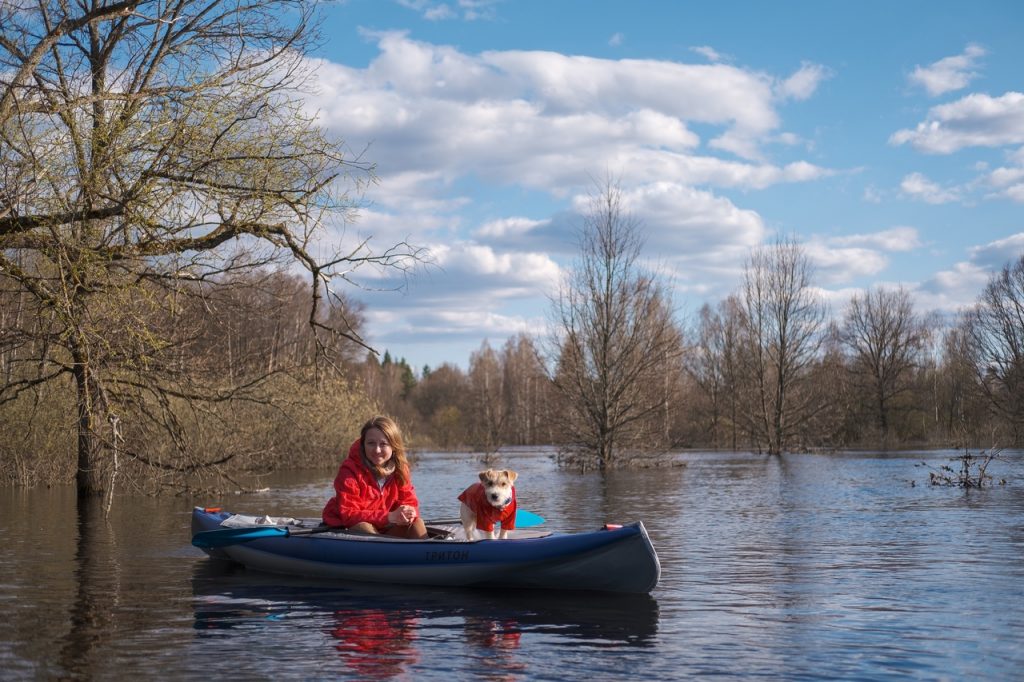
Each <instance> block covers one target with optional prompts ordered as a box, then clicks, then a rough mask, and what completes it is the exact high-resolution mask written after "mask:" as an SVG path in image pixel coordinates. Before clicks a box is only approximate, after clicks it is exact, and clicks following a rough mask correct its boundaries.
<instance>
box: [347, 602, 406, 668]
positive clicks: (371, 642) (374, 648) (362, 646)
mask: <svg viewBox="0 0 1024 682" xmlns="http://www.w3.org/2000/svg"><path fill="white" fill-rule="evenodd" d="M334 619H335V622H336V624H335V626H334V627H333V628H332V629H331V631H330V632H331V636H332V637H334V638H335V639H336V640H338V643H337V644H336V645H335V648H336V649H337V650H338V652H339V653H340V654H341V655H342V658H343V659H344V661H345V663H346V664H347V665H348V666H349V667H351V668H352V670H353V672H355V673H357V674H358V675H359V676H360V677H361V678H372V679H384V678H389V677H394V676H396V675H398V674H400V673H402V672H403V671H404V670H405V669H406V668H407V667H408V666H410V665H411V664H413V663H415V662H416V660H417V654H416V648H415V632H416V628H417V625H418V619H417V618H416V616H415V615H414V614H413V613H411V612H408V611H405V610H401V611H397V612H388V611H386V610H384V609H374V608H368V609H359V608H354V607H353V608H342V609H337V610H336V611H335V612H334Z"/></svg>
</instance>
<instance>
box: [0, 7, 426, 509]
mask: <svg viewBox="0 0 1024 682" xmlns="http://www.w3.org/2000/svg"><path fill="white" fill-rule="evenodd" d="M314 10H315V3H314V2H312V1H311V0H261V1H260V2H257V3H246V2H239V1H238V0H205V1H204V2H197V1H196V0H170V1H168V2H157V1H155V0H130V1H125V2H111V1H109V0H96V2H91V3H85V4H81V3H79V4H75V3H71V4H69V3H64V2H53V1H49V0H40V1H39V2H38V3H31V4H29V3H3V4H0V168H2V171H0V282H2V285H3V287H4V289H5V293H6V296H7V298H8V300H16V301H17V305H19V306H21V308H20V311H21V314H20V315H19V316H18V318H17V319H18V321H17V323H16V324H13V325H11V326H9V327H6V328H5V329H4V330H3V341H2V343H3V345H4V347H5V348H6V349H7V350H8V351H10V353H9V357H10V364H9V365H8V368H9V369H10V370H11V371H9V372H7V373H5V376H4V377H3V383H2V384H0V401H7V400H14V399H16V398H17V397H18V396H19V395H21V394H22V393H23V392H26V391H35V390H38V389H39V388H40V387H41V386H44V385H54V386H56V387H58V388H59V389H60V390H61V391H64V392H67V391H70V392H73V395H74V396H75V399H74V402H75V404H76V406H77V408H76V409H77V420H76V431H77V453H78V465H77V484H78V488H79V490H80V492H83V493H89V492H97V491H102V490H104V489H108V488H110V487H111V486H112V481H113V477H114V475H115V474H116V464H117V460H116V459H115V455H117V454H118V453H119V452H120V453H121V454H123V455H125V456H128V457H131V458H133V459H134V460H135V461H145V459H146V457H145V453H144V452H143V451H142V449H141V448H139V447H138V445H139V444H140V443H143V442H145V441H146V439H147V438H148V437H150V436H151V435H152V434H153V433H154V432H160V433H162V434H164V436H165V437H166V438H168V439H169V440H170V441H171V442H173V443H175V444H176V445H175V447H176V448H177V450H178V451H179V453H181V455H182V457H184V451H185V450H187V444H186V443H185V441H184V432H183V429H184V427H183V420H186V419H188V418H189V416H190V415H194V414H196V413H197V411H201V410H202V409H203V407H202V406H203V404H206V403H209V402H210V401H227V400H240V399H241V400H246V399H249V400H253V399H262V398H260V397H259V396H258V389H259V386H260V385H261V383H262V381H263V380H264V379H266V377H267V376H268V375H269V374H272V373H273V372H274V371H276V369H274V368H267V367H263V368H262V369H261V370H260V371H256V372H253V373H250V374H247V375H246V376H242V377H234V378H231V377H225V376H221V375H216V376H208V375H204V374H203V373H202V372H198V371H190V367H189V366H188V364H187V363H185V362H183V358H184V357H186V354H184V353H183V352H182V350H183V348H185V347H187V346H188V345H189V344H190V343H191V342H192V341H193V340H194V339H196V338H197V337H199V336H202V334H201V330H199V329H197V328H195V327H193V326H190V325H187V324H181V323H180V320H181V318H180V316H179V313H180V312H181V311H182V310H183V309H185V308H187V307H188V305H189V304H188V303H187V301H189V300H193V301H195V300H204V299H207V298H209V297H210V296H212V295H214V292H216V291H217V290H218V289H219V288H221V287H223V286H227V285H229V284H231V283H233V282H235V281H236V279H235V277H234V276H235V275H238V274H239V273H242V272H246V271H253V270H256V269H262V268H265V267H267V266H270V265H274V266H276V267H280V266H284V265H290V266H291V267H296V266H297V267H299V268H302V269H305V271H306V272H307V273H308V280H309V291H310V294H311V298H310V305H309V316H308V321H309V324H310V326H311V328H312V329H315V330H317V337H316V338H317V340H318V342H319V343H320V344H321V348H324V347H325V346H326V345H329V343H330V339H331V338H332V335H334V334H340V335H342V336H347V337H348V338H349V339H350V340H352V341H354V342H356V343H361V341H360V340H359V338H358V336H357V334H355V333H354V332H353V331H352V329H351V328H349V327H347V326H346V320H345V319H344V316H343V315H342V316H340V319H338V317H339V316H338V315H337V313H336V312H335V314H334V318H335V319H334V320H330V319H329V317H330V313H329V312H328V310H327V308H329V307H331V306H330V305H329V304H330V300H331V297H332V296H333V295H334V290H333V289H332V285H331V282H332V281H333V280H336V279H338V278H344V277H346V276H347V275H348V274H349V273H351V271H352V270H353V268H355V267H357V266H359V265H362V264H376V265H379V266H384V267H388V266H391V267H406V266H408V265H409V264H410V262H411V261H412V260H415V259H416V258H417V252H416V251H415V250H414V249H411V248H409V247H407V246H406V245H404V244H398V245H395V246H390V247H389V248H387V249H386V250H383V251H377V252H375V251H372V250H371V249H370V248H369V245H368V244H366V243H359V244H352V245H349V246H348V247H346V248H345V250H344V251H343V252H337V253H333V254H330V253H325V252H324V251H323V250H322V249H323V245H322V243H318V242H317V240H318V239H322V238H323V237H325V236H328V235H327V231H328V230H329V229H330V228H331V227H332V226H334V225H335V224H336V223H335V221H336V220H338V221H339V222H338V223H337V224H340V221H341V220H344V219H345V218H348V217H350V215H351V213H352V212H353V211H354V210H355V208H356V199H355V198H354V196H353V195H352V194H350V193H351V192H354V191H356V190H358V189H359V187H360V186H361V183H363V182H367V181H370V180H372V168H371V167H370V166H368V165H366V164H364V163H362V162H360V161H359V160H358V159H351V158H348V157H346V156H345V155H343V154H342V152H341V147H340V145H339V143H338V142H337V141H333V140H331V139H329V138H328V136H327V135H326V134H325V131H323V130H322V129H321V128H319V127H318V126H317V124H316V122H315V119H314V117H313V116H311V115H310V114H307V113H306V112H305V110H304V107H303V100H302V93H303V91H304V89H306V87H307V86H308V84H309V82H310V81H309V73H308V72H307V71H306V70H305V65H306V63H307V62H306V61H305V59H304V57H303V54H304V52H305V51H306V50H307V49H308V48H309V47H310V46H311V44H312V42H311V41H312V40H313V39H314V38H315V30H314V28H315V15H314ZM339 219H340V220H339ZM331 321H333V322H337V323H338V324H337V325H331V324H330V322H331ZM232 379H233V380H232ZM49 395H52V393H51V394H49ZM152 464H153V465H154V466H158V467H160V468H168V469H171V468H177V467H180V466H183V465H182V464H181V463H180V462H174V461H161V462H152ZM200 464H202V463H201V462H200V463H196V462H191V463H189V466H190V467H191V466H198V465H200Z"/></svg>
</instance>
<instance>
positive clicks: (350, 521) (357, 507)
mask: <svg viewBox="0 0 1024 682" xmlns="http://www.w3.org/2000/svg"><path fill="white" fill-rule="evenodd" d="M403 504H407V505H409V506H410V507H414V508H415V509H416V513H417V515H418V514H419V510H420V502H419V500H418V499H416V489H415V488H413V485H412V482H411V481H410V482H409V483H406V484H405V485H399V483H398V480H397V479H396V478H395V477H394V476H389V477H388V479H387V480H386V481H385V482H384V486H383V488H382V487H380V486H378V485H377V479H376V478H375V477H374V475H373V472H372V471H370V468H369V467H367V466H366V463H365V462H364V461H363V448H362V443H361V442H360V441H359V440H358V439H357V440H356V442H355V443H352V447H350V448H349V449H348V457H347V458H345V461H344V462H342V463H341V466H340V467H339V468H338V475H337V476H335V477H334V497H332V498H331V499H330V501H328V502H327V504H326V505H325V506H324V511H323V514H322V516H323V520H324V523H325V524H327V525H328V526H344V527H346V528H347V527H349V526H354V525H355V524H357V523H360V522H362V521H366V522H367V523H370V524H372V525H373V526H374V527H375V528H377V529H378V530H383V529H384V528H386V527H387V526H388V512H389V511H391V510H393V509H396V508H398V506H399V505H403Z"/></svg>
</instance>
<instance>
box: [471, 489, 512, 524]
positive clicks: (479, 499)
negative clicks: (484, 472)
mask: <svg viewBox="0 0 1024 682" xmlns="http://www.w3.org/2000/svg"><path fill="white" fill-rule="evenodd" d="M459 500H460V501H461V502H463V503H465V505H466V506H467V507H469V508H470V509H472V510H473V511H475V512H476V527H477V528H479V529H480V530H482V531H485V532H488V533H490V532H491V531H492V530H494V524H495V523H496V522H498V521H500V522H501V529H502V530H515V527H516V489H515V488H512V501H511V502H509V503H508V504H507V505H505V507H504V508H502V509H498V508H497V507H495V506H494V505H492V504H491V503H490V502H488V501H487V493H486V492H485V491H484V484H483V483H474V484H473V485H471V486H469V487H468V488H466V489H465V490H463V491H462V494H461V495H459Z"/></svg>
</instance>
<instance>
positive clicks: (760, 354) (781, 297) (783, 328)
mask: <svg viewBox="0 0 1024 682" xmlns="http://www.w3.org/2000/svg"><path fill="white" fill-rule="evenodd" d="M811 275H812V268H811V263H810V260H809V259H808V257H807V254H806V252H805V251H804V249H803V248H802V247H801V246H800V245H799V244H798V243H796V242H794V241H788V240H783V241H779V242H777V243H775V244H771V245H768V246H764V247H761V248H758V249H756V250H755V251H754V252H753V253H752V254H751V256H750V259H749V260H748V261H747V264H746V267H745V268H744V272H743V285H742V293H741V295H740V298H741V300H742V304H743V317H742V320H743V334H744V345H745V348H744V351H743V353H742V354H741V358H742V362H743V370H742V372H743V379H744V380H745V381H747V382H748V385H749V395H748V396H747V404H746V406H745V415H746V417H747V419H748V422H747V428H748V431H749V433H750V436H751V438H752V440H753V441H754V442H755V443H757V444H759V445H761V446H762V447H764V448H766V449H767V451H768V452H769V454H779V453H781V452H783V451H785V450H786V449H787V448H788V447H789V446H790V445H791V444H792V443H793V441H794V439H795V438H796V437H797V436H798V435H800V434H801V433H802V432H803V431H804V430H805V428H806V427H807V426H808V425H809V424H811V423H812V422H813V419H814V417H815V416H816V415H817V414H818V413H819V412H820V411H821V410H822V409H824V407H825V405H826V402H825V400H824V397H825V394H824V392H823V390H819V389H820V387H815V386H814V385H813V382H812V380H811V377H812V373H811V369H812V368H813V365H814V363H815V362H816V361H817V360H818V359H819V355H820V351H821V347H822V342H823V340H824V331H825V329H826V324H825V318H826V312H827V311H826V307H825V304H824V302H823V301H822V300H821V297H820V296H819V295H818V293H817V292H816V290H815V289H813V288H812V286H811Z"/></svg>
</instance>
